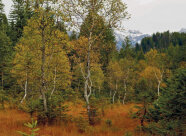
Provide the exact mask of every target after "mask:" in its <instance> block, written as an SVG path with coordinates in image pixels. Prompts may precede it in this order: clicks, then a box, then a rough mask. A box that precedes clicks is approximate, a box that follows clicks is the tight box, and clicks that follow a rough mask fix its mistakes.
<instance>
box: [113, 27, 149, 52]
mask: <svg viewBox="0 0 186 136" xmlns="http://www.w3.org/2000/svg"><path fill="white" fill-rule="evenodd" d="M114 35H115V37H116V43H117V47H118V48H119V49H120V48H121V46H122V43H123V41H124V39H125V38H126V37H128V38H129V40H130V41H131V44H132V45H133V46H135V44H136V43H140V42H141V40H142V39H143V38H145V37H148V36H150V35H149V34H143V33H141V32H140V31H138V30H125V31H118V30H114Z"/></svg>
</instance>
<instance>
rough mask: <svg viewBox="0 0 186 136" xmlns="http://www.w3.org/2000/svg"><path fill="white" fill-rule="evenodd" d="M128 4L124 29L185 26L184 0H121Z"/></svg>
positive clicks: (5, 0)
mask: <svg viewBox="0 0 186 136" xmlns="http://www.w3.org/2000/svg"><path fill="white" fill-rule="evenodd" d="M2 1H3V3H4V5H5V12H6V13H7V14H8V13H9V11H10V8H11V4H12V2H11V0H2ZM123 1H124V2H125V3H126V4H127V5H128V12H129V13H130V14H131V19H130V20H128V21H125V22H124V25H125V28H126V29H132V30H139V31H141V32H142V33H148V34H152V33H154V32H163V31H167V30H170V31H179V30H180V29H181V28H186V0H123Z"/></svg>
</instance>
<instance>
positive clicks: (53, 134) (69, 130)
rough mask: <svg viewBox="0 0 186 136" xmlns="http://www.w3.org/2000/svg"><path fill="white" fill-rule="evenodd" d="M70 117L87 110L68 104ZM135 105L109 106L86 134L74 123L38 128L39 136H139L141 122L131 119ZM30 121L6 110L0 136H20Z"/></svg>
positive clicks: (1, 115)
mask: <svg viewBox="0 0 186 136" xmlns="http://www.w3.org/2000/svg"><path fill="white" fill-rule="evenodd" d="M68 105H69V111H68V113H67V114H68V115H69V116H71V117H72V118H78V117H80V116H82V115H81V113H82V112H83V111H85V108H84V107H83V106H82V104H76V105H74V104H72V103H68ZM134 110H135V109H134V104H127V105H109V106H108V107H107V108H106V109H105V115H104V116H103V117H102V120H101V122H100V124H98V125H95V126H91V127H89V126H88V129H87V131H86V132H84V133H80V132H79V131H78V127H77V125H76V124H75V123H74V122H66V123H62V124H60V125H52V126H38V127H39V128H40V131H39V136H124V134H125V133H126V132H133V134H134V135H136V136H139V135H140V134H139V133H136V132H135V131H134V129H135V128H136V127H137V126H138V125H139V120H136V119H131V118H130V117H129V113H130V112H131V111H134ZM107 120H110V121H111V122H112V125H111V126H108V124H107V123H106V121H107ZM28 121H30V116H29V115H28V114H26V113H24V112H22V111H19V110H16V109H6V110H5V111H0V132H1V133H0V136H19V134H18V133H17V132H16V131H17V130H19V131H24V132H25V131H26V128H25V126H24V125H23V124H24V123H25V122H28Z"/></svg>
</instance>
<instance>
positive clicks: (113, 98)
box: [112, 81, 118, 104]
mask: <svg viewBox="0 0 186 136" xmlns="http://www.w3.org/2000/svg"><path fill="white" fill-rule="evenodd" d="M117 90H118V85H117V81H116V90H115V91H114V94H113V96H112V103H113V104H114V102H115V95H116V93H117Z"/></svg>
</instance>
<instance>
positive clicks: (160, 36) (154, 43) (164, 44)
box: [136, 29, 186, 52]
mask: <svg viewBox="0 0 186 136" xmlns="http://www.w3.org/2000/svg"><path fill="white" fill-rule="evenodd" d="M185 30H186V29H181V30H180V32H173V33H170V32H169V31H167V32H164V33H156V34H153V35H152V36H151V37H145V38H143V39H142V41H141V43H140V44H136V50H140V48H142V49H143V51H144V52H147V51H149V50H150V49H151V48H156V49H159V50H162V49H167V48H168V47H169V46H170V45H173V46H176V45H179V46H183V45H186V33H185V32H184V31H185Z"/></svg>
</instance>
